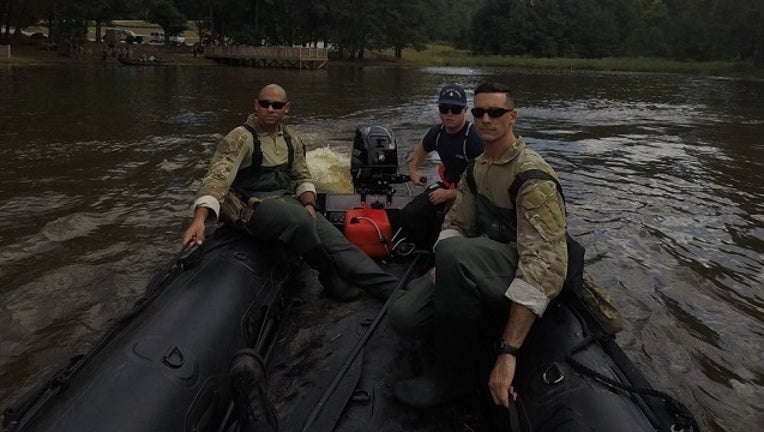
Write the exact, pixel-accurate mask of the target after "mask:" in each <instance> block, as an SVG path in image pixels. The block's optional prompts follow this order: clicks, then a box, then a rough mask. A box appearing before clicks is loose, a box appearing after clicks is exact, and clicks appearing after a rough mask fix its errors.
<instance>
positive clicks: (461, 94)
mask: <svg viewBox="0 0 764 432" xmlns="http://www.w3.org/2000/svg"><path fill="white" fill-rule="evenodd" d="M440 104H448V105H459V106H467V92H466V91H464V87H462V86H460V85H459V84H448V85H446V86H444V87H443V88H442V89H440V95H439V96H438V105H440Z"/></svg>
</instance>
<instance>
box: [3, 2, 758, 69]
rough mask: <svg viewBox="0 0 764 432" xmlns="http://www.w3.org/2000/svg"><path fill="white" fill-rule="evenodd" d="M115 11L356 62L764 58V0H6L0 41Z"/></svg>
mask: <svg viewBox="0 0 764 432" xmlns="http://www.w3.org/2000/svg"><path fill="white" fill-rule="evenodd" d="M117 18H120V19H143V20H147V21H151V22H154V23H157V24H159V25H160V26H161V27H162V28H164V30H165V34H166V35H169V34H172V33H177V32H180V31H182V30H185V29H186V28H187V24H186V23H187V22H189V21H191V22H193V23H195V24H196V27H197V28H198V30H199V33H200V34H199V36H200V38H204V39H205V40H214V41H216V42H217V43H232V44H233V43H235V44H248V45H263V44H264V45H300V46H322V45H326V46H331V47H333V48H334V51H335V53H336V55H338V56H340V57H343V58H351V59H355V58H363V57H364V55H365V53H367V52H368V51H369V50H382V49H391V50H392V51H393V52H394V53H395V55H396V56H400V55H401V53H402V51H403V49H404V48H408V47H413V48H415V49H419V48H422V47H424V46H425V45H426V44H427V43H430V42H446V43H450V44H452V45H454V46H457V47H460V48H465V47H469V48H471V50H472V51H473V52H475V53H478V54H497V55H527V56H536V57H557V56H563V57H585V58H598V57H606V56H652V57H663V58H672V59H680V60H681V59H688V60H739V61H748V62H753V63H754V64H756V65H758V66H762V65H764V25H762V22H764V1H762V0H737V1H734V2H731V1H727V0H575V1H572V0H407V1H397V0H79V1H70V0H0V26H2V27H0V29H2V31H0V43H8V42H12V41H13V40H14V39H18V38H19V33H18V29H21V28H24V27H26V26H29V25H32V24H35V23H38V22H41V21H42V22H44V23H46V24H47V25H48V26H49V27H50V31H51V36H52V37H55V38H57V39H60V40H61V41H62V42H65V43H67V44H72V43H78V42H81V40H84V38H85V33H84V30H83V28H86V27H84V26H85V25H87V24H91V23H95V25H96V26H99V25H100V24H101V23H104V24H108V23H109V21H110V20H112V19H117ZM99 33H100V32H99ZM66 41H68V42H66Z"/></svg>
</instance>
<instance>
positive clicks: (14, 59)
mask: <svg viewBox="0 0 764 432" xmlns="http://www.w3.org/2000/svg"><path fill="white" fill-rule="evenodd" d="M101 46H102V44H99V43H96V42H89V43H88V44H86V47H88V48H89V50H90V51H86V54H85V55H84V56H83V57H80V58H77V57H72V56H62V55H59V54H58V53H56V52H52V51H46V50H44V49H42V47H40V46H36V45H28V44H25V45H12V46H11V57H10V58H8V57H7V56H6V51H5V49H6V47H5V46H0V65H12V66H43V65H53V64H67V63H68V64H77V63H80V64H82V63H103V60H102V58H101V51H100V49H101V48H100V47H101ZM132 48H133V51H134V52H137V53H139V54H138V55H140V53H145V54H146V55H155V56H157V57H159V58H161V59H163V60H165V61H167V62H168V63H169V64H174V65H184V66H188V65H195V66H204V65H207V66H210V65H217V63H216V62H215V61H213V60H210V59H206V58H204V57H203V56H197V57H194V56H193V53H192V49H193V47H192V46H188V45H187V46H180V47H177V46H173V47H170V46H162V45H147V44H141V45H133V46H132ZM106 63H117V61H116V59H114V58H111V57H110V58H108V59H107V60H106ZM332 64H342V65H358V66H367V65H374V66H380V65H389V66H392V67H395V66H398V67H407V66H417V67H419V66H452V67H504V68H521V69H540V70H559V71H585V70H589V71H609V72H652V73H682V74H690V75H702V76H719V77H728V78H744V79H764V70H758V69H755V68H754V67H753V65H750V64H747V63H742V62H724V61H713V62H696V61H688V62H681V61H675V60H667V59H660V58H640V57H607V58H601V59H582V58H565V57H558V58H534V57H523V56H500V55H496V56H489V55H472V54H471V53H469V52H468V51H466V50H460V49H457V48H454V47H451V46H448V45H445V44H430V45H428V46H427V48H426V49H425V50H424V51H420V52H417V51H415V50H413V49H411V48H407V49H404V50H403V58H402V59H400V60H396V59H395V58H394V57H393V56H392V55H391V54H389V53H386V52H381V53H377V52H368V53H366V56H365V58H364V59H363V60H357V61H349V60H331V57H330V61H329V67H331V65H332Z"/></svg>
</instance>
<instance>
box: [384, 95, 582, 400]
mask: <svg viewBox="0 0 764 432" xmlns="http://www.w3.org/2000/svg"><path fill="white" fill-rule="evenodd" d="M472 113H473V116H474V118H475V127H476V128H477V132H478V135H479V136H480V138H481V139H482V140H483V142H484V143H485V152H484V153H483V154H482V155H480V156H478V157H477V158H476V159H475V161H474V166H470V167H468V168H467V170H473V171H472V173H467V172H465V175H464V176H463V177H462V180H461V181H460V183H459V186H458V187H457V196H456V201H455V202H454V205H453V207H452V208H451V209H450V211H449V212H448V214H447V215H446V218H445V221H444V223H443V226H442V229H441V232H440V235H439V237H438V242H437V243H436V245H435V248H434V249H435V267H434V269H433V270H431V272H430V274H429V275H426V276H425V277H423V278H420V279H417V280H414V281H412V282H411V283H410V284H409V286H408V289H407V290H406V291H405V292H403V293H401V294H400V295H399V296H397V298H396V300H395V301H394V303H393V305H392V307H391V310H390V316H389V318H390V321H391V324H392V325H393V327H394V328H396V329H397V330H398V331H400V332H402V333H404V334H415V335H422V334H432V335H433V336H434V339H435V349H436V353H437V359H438V361H437V363H436V364H435V365H434V366H433V367H432V368H431V369H430V370H429V371H428V372H426V373H425V374H424V375H423V376H420V377H416V378H413V379H409V380H404V381H401V382H398V383H396V385H395V386H394V393H395V396H396V397H397V398H398V399H399V400H400V401H402V402H404V403H406V404H408V405H411V406H416V407H430V406H435V405H439V404H441V403H443V402H445V401H447V400H449V399H453V398H455V397H459V396H462V395H464V394H466V393H467V392H469V390H470V389H471V388H472V385H473V383H474V377H475V368H474V364H473V363H474V361H475V360H476V359H477V358H478V356H479V353H481V352H483V350H481V349H480V344H479V342H480V341H481V340H482V339H481V337H479V336H480V335H479V332H478V330H479V329H481V328H484V327H481V326H484V324H485V322H486V321H488V322H491V323H496V325H495V327H502V326H503V330H502V331H501V333H500V337H499V338H498V340H497V341H496V343H495V349H496V360H495V363H494V366H493V370H492V372H491V376H490V379H489V388H490V391H491V395H492V397H493V399H494V402H495V403H496V404H497V405H503V406H505V407H508V406H509V401H510V398H512V397H513V396H514V390H513V388H512V381H513V378H514V374H515V367H516V361H517V356H518V355H519V349H520V347H521V346H522V344H523V341H524V340H525V337H526V336H527V334H528V331H529V330H530V328H531V325H532V324H533V322H534V320H535V319H536V317H541V316H542V314H543V313H544V310H545V309H546V307H547V305H548V304H549V301H550V300H551V299H553V298H554V297H555V296H556V295H557V294H558V293H559V292H560V290H561V289H562V286H563V282H564V280H565V277H566V270H567V265H568V255H567V245H566V217H565V203H564V201H563V197H562V196H561V194H560V192H559V191H558V190H557V187H556V186H557V185H556V183H555V180H556V179H557V175H556V173H555V172H554V170H552V168H551V167H550V166H549V165H548V164H547V163H546V162H545V161H544V160H543V159H542V158H541V156H539V155H538V154H537V153H536V152H534V151H533V150H531V149H529V148H528V147H527V146H526V145H525V142H524V140H523V139H522V138H520V137H515V135H514V132H513V125H514V124H515V121H516V120H517V111H516V110H515V105H514V100H513V98H512V95H511V93H510V91H509V89H507V88H506V87H504V86H502V85H499V84H492V83H486V84H482V85H480V86H479V87H478V88H476V89H475V99H474V108H473V109H472ZM528 170H539V171H542V172H543V173H544V174H546V175H548V176H549V179H530V180H527V181H525V182H524V183H523V184H522V186H520V188H519V191H518V192H517V197H516V199H515V200H514V202H513V200H512V199H511V198H510V194H509V193H508V190H509V188H510V185H512V184H513V182H514V181H515V178H516V177H517V175H518V174H519V173H521V172H527V171H528ZM469 176H472V177H473V178H472V180H471V182H473V183H472V184H471V185H470V184H468V183H470V181H468V177H469ZM552 179H553V180H552ZM436 286H437V289H436V288H435V287H436ZM481 320H482V321H481ZM497 330H498V328H497ZM483 339H484V338H483Z"/></svg>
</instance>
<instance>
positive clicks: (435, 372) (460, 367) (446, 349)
mask: <svg viewBox="0 0 764 432" xmlns="http://www.w3.org/2000/svg"><path fill="white" fill-rule="evenodd" d="M477 328H478V326H477V321H476V320H470V321H466V320H452V321H450V322H449V323H443V324H441V325H439V326H436V327H435V351H436V352H435V359H436V360H435V364H434V365H432V366H431V367H429V368H428V369H427V371H426V372H425V374H424V375H421V376H418V377H414V378H410V379H407V380H403V381H399V382H397V383H395V385H394V386H393V394H394V395H395V398H396V399H398V401H400V402H402V403H404V404H406V405H409V406H412V407H415V408H431V407H435V406H438V405H441V404H443V403H445V402H449V401H451V400H454V399H458V398H460V397H462V396H466V395H467V394H469V393H470V392H471V391H472V390H474V389H475V384H476V382H477V376H478V373H477V369H476V364H477V361H478V358H479V356H480V355H481V353H482V352H481V351H480V350H479V345H480V344H479V342H477V341H478V339H479V338H478V333H477Z"/></svg>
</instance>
